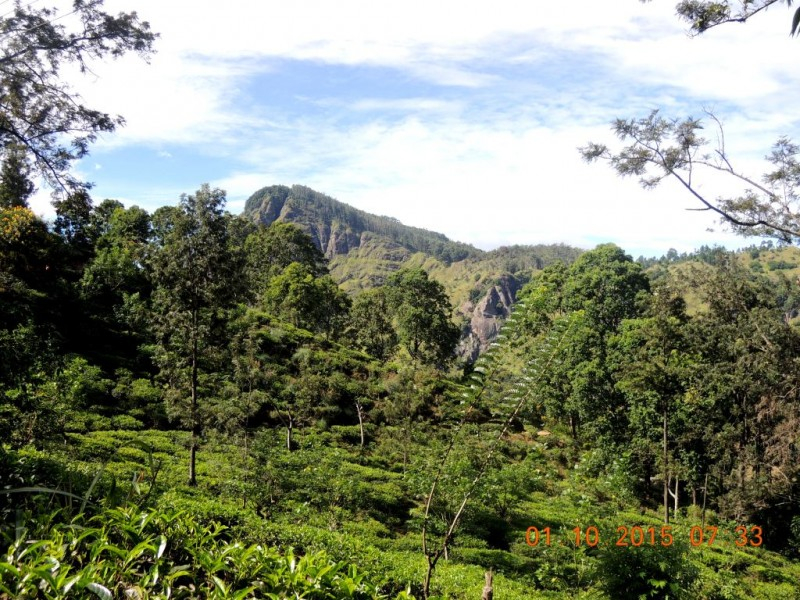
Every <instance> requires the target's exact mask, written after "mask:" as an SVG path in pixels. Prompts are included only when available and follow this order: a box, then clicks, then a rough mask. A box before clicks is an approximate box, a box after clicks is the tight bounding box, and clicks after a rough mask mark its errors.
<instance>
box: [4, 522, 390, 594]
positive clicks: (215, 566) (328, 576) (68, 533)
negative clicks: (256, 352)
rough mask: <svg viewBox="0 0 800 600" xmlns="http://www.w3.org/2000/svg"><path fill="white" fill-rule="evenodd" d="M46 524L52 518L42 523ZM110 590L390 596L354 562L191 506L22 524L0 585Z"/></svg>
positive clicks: (7, 590)
mask: <svg viewBox="0 0 800 600" xmlns="http://www.w3.org/2000/svg"><path fill="white" fill-rule="evenodd" d="M42 524H43V525H44V523H42ZM73 592H81V593H83V594H86V595H87V597H88V594H89V593H91V594H94V596H96V597H98V598H102V599H109V598H113V597H116V596H125V597H136V598H149V597H175V598H187V597H197V596H198V595H200V596H202V597H205V598H245V597H248V598H252V597H259V598H274V599H277V598H286V597H290V596H291V597H302V598H320V599H321V598H357V599H367V598H383V597H386V596H384V595H382V594H380V593H379V590H378V588H377V587H376V586H374V585H373V584H371V583H369V582H368V581H367V580H366V579H365V578H364V576H363V575H362V574H361V573H360V572H359V571H358V570H357V569H356V568H355V567H354V566H350V565H346V564H343V563H333V562H331V561H330V560H329V559H328V557H327V556H326V555H325V554H323V553H319V554H313V555H306V556H300V557H296V556H295V555H294V553H293V552H292V551H291V550H289V551H287V552H286V553H285V554H283V555H282V554H279V553H278V552H277V551H276V550H275V549H272V548H265V547H262V546H259V545H254V546H246V545H244V544H241V543H239V542H233V541H230V540H228V539H226V535H225V528H224V527H221V526H219V525H214V524H212V525H207V526H203V525H201V524H200V523H197V522H196V521H195V520H194V519H193V518H192V517H191V515H188V514H185V513H184V514H181V513H161V512H153V511H150V512H141V511H139V510H137V509H136V508H133V507H132V508H123V509H108V510H105V511H103V512H102V513H99V514H98V515H96V516H93V517H88V518H85V517H83V516H81V515H79V516H78V517H76V518H74V519H72V520H71V521H70V522H68V523H64V524H58V523H56V524H55V525H54V526H52V527H49V528H48V529H44V528H42V530H36V529H34V530H30V531H29V530H26V529H23V530H21V531H18V532H17V535H16V538H15V539H14V540H11V541H10V543H9V545H8V548H7V550H6V552H5V557H4V561H3V562H2V563H0V593H2V594H7V595H9V596H10V597H14V598H21V597H25V596H28V595H34V596H36V597H42V598H62V597H64V596H65V595H67V594H70V593H73Z"/></svg>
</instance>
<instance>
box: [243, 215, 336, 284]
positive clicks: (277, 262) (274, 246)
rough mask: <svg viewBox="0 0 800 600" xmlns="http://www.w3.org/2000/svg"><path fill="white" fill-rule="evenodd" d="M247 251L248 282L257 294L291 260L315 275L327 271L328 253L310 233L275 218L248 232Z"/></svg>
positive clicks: (320, 274) (324, 273)
mask: <svg viewBox="0 0 800 600" xmlns="http://www.w3.org/2000/svg"><path fill="white" fill-rule="evenodd" d="M245 252H246V254H247V277H248V280H249V283H248V286H249V287H250V288H251V289H252V291H253V294H254V295H255V296H258V295H259V294H261V293H262V292H263V291H264V290H265V289H266V288H267V286H268V285H269V282H270V280H271V279H272V278H274V277H276V276H278V275H280V274H281V273H282V272H283V271H284V269H286V268H287V267H288V266H289V265H290V264H292V263H298V264H301V265H304V266H305V267H306V268H307V270H308V271H309V272H310V273H311V274H312V275H313V276H315V277H321V276H323V275H327V274H328V266H327V262H326V260H325V256H323V254H322V252H320V251H319V249H317V247H316V246H315V245H314V242H313V241H312V240H311V238H310V237H308V236H307V235H306V234H305V233H303V231H302V230H301V229H300V228H299V227H297V226H296V225H292V224H291V223H277V222H275V223H272V225H270V226H269V227H259V228H258V229H257V230H256V231H254V232H253V233H251V234H250V235H249V236H247V240H246V242H245Z"/></svg>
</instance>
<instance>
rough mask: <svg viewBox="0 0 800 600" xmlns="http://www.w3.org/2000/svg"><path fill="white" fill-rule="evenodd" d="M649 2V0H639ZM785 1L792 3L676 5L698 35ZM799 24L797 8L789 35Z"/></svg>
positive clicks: (758, 0) (706, 0)
mask: <svg viewBox="0 0 800 600" xmlns="http://www.w3.org/2000/svg"><path fill="white" fill-rule="evenodd" d="M641 1H642V2H650V0H641ZM781 3H785V4H786V6H791V5H792V0H739V1H738V2H731V1H730V0H722V1H719V0H681V2H678V4H677V5H676V7H675V8H676V10H677V12H678V15H680V16H681V17H682V18H683V19H684V20H685V21H687V22H688V23H689V26H690V30H691V32H692V33H693V34H695V35H698V34H701V33H703V32H704V31H707V30H709V29H711V28H712V27H716V26H718V25H724V24H725V23H744V22H745V21H747V20H749V19H750V17H753V16H755V15H757V14H758V13H760V12H762V11H764V10H766V9H768V8H769V7H770V6H772V5H773V4H781ZM798 25H800V8H798V9H797V10H796V11H795V13H794V17H793V18H792V30H791V33H790V35H795V33H797V31H798Z"/></svg>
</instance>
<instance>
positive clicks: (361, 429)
mask: <svg viewBox="0 0 800 600" xmlns="http://www.w3.org/2000/svg"><path fill="white" fill-rule="evenodd" d="M356 411H357V412H358V430H359V432H360V433H361V448H362V449H363V448H364V415H363V412H362V408H361V403H360V402H359V401H358V400H356Z"/></svg>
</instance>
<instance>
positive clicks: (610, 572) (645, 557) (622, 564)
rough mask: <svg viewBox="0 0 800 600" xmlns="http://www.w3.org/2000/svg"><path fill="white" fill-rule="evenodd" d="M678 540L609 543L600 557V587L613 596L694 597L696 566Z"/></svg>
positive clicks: (598, 567)
mask: <svg viewBox="0 0 800 600" xmlns="http://www.w3.org/2000/svg"><path fill="white" fill-rule="evenodd" d="M688 553H689V548H688V545H687V544H686V543H685V542H681V541H679V540H678V539H676V540H675V541H674V543H673V544H672V545H670V546H666V547H665V546H661V545H660V544H657V545H652V546H651V545H649V544H646V543H645V544H643V545H641V546H639V547H634V546H627V547H617V546H608V547H605V548H602V549H601V551H600V554H599V556H598V565H597V573H598V576H599V579H600V587H601V588H602V590H603V591H604V592H605V593H606V594H608V595H609V596H610V597H611V598H656V599H664V600H667V599H670V600H675V599H676V598H695V597H696V596H695V594H694V591H693V586H694V584H695V581H696V579H697V574H698V572H697V568H696V567H695V566H694V565H693V564H692V563H691V561H690V559H689V556H688Z"/></svg>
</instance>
